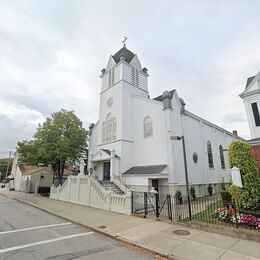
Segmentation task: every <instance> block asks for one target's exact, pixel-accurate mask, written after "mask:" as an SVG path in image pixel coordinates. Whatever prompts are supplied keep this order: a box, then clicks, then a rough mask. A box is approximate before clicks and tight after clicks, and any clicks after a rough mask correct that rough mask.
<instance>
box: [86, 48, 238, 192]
mask: <svg viewBox="0 0 260 260" xmlns="http://www.w3.org/2000/svg"><path fill="white" fill-rule="evenodd" d="M148 76H149V75H148V70H147V69H146V68H143V67H142V66H141V63H140V61H139V59H138V57H137V55H136V54H134V53H132V52H131V51H130V50H128V49H127V48H126V47H123V48H122V49H120V50H119V51H118V52H117V53H115V54H114V55H112V56H110V58H109V60H108V63H107V66H106V68H105V69H103V70H102V71H101V76H100V77H101V80H102V84H101V93H100V106H99V120H98V122H97V123H96V124H95V125H94V124H91V125H90V137H89V157H88V158H89V163H88V170H89V173H90V174H91V175H94V176H97V177H98V178H99V179H100V180H112V181H113V178H114V177H118V178H120V179H121V181H122V182H123V183H124V184H125V185H126V186H127V187H133V188H134V189H135V190H139V191H147V190H150V189H151V188H152V187H154V188H155V189H157V190H159V191H160V192H163V193H168V192H169V193H172V194H173V193H175V192H176V190H177V189H178V190H181V191H182V192H183V193H186V192H185V174H184V172H185V171H184V158H183V149H182V143H181V141H177V140H170V136H184V137H185V142H186V154H187V163H188V173H189V182H190V184H191V185H192V186H194V187H195V189H196V193H197V195H198V196H202V195H205V194H207V186H208V184H209V183H211V184H213V188H214V191H218V190H219V186H220V185H219V184H220V183H221V181H222V179H223V178H224V180H225V182H228V181H229V180H230V169H229V166H228V158H227V153H226V152H225V149H226V148H227V145H228V143H230V142H231V141H232V140H234V139H239V137H238V136H237V135H235V134H233V133H230V132H229V131H227V130H225V129H223V128H221V127H219V126H217V125H215V124H213V123H210V122H208V121H206V120H204V119H202V118H200V117H198V116H196V115H194V114H192V113H191V112H189V111H187V110H186V107H185V102H184V100H183V99H181V98H180V97H179V96H178V93H177V91H176V90H175V89H174V90H170V91H165V92H164V93H163V94H162V95H160V96H158V97H156V98H153V99H151V98H150V96H149V93H148V83H147V78H148ZM169 76H170V75H169ZM201 106H205V105H204V103H203V100H201ZM205 109H207V108H206V107H205Z"/></svg>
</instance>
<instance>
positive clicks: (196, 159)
mask: <svg viewBox="0 0 260 260" xmlns="http://www.w3.org/2000/svg"><path fill="white" fill-rule="evenodd" d="M193 162H195V163H197V162H198V155H197V153H193Z"/></svg>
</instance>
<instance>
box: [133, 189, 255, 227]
mask: <svg viewBox="0 0 260 260" xmlns="http://www.w3.org/2000/svg"><path fill="white" fill-rule="evenodd" d="M190 207H191V219H192V221H194V222H201V223H208V224H216V225H224V226H232V227H236V228H250V229H255V230H258V231H260V207H259V206H256V208H255V209H252V210H246V209H239V208H238V207H236V205H234V203H233V202H232V201H231V200H226V199H225V200H224V201H223V200H222V198H221V196H220V195H215V196H206V197H199V198H196V199H193V200H191V201H190ZM132 210H133V214H137V215H141V216H143V217H155V218H160V219H165V220H176V221H189V220H190V214H189V205H188V199H187V198H186V197H181V198H176V197H175V196H172V195H170V194H161V193H160V194H156V193H149V192H133V200H132Z"/></svg>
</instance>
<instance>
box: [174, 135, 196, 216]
mask: <svg viewBox="0 0 260 260" xmlns="http://www.w3.org/2000/svg"><path fill="white" fill-rule="evenodd" d="M170 140H175V141H176V140H177V141H180V140H182V149H183V159H184V169H185V182H186V191H187V198H188V207H189V219H190V221H191V205H190V191H189V178H188V168H187V158H186V150H185V140H184V136H183V135H182V136H170Z"/></svg>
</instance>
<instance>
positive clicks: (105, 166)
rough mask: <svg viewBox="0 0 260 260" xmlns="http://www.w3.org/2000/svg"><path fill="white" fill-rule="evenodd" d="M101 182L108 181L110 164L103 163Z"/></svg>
mask: <svg viewBox="0 0 260 260" xmlns="http://www.w3.org/2000/svg"><path fill="white" fill-rule="evenodd" d="M103 180H104V181H109V180H110V162H105V163H104V174H103Z"/></svg>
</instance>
